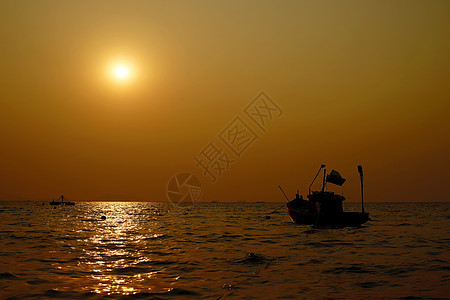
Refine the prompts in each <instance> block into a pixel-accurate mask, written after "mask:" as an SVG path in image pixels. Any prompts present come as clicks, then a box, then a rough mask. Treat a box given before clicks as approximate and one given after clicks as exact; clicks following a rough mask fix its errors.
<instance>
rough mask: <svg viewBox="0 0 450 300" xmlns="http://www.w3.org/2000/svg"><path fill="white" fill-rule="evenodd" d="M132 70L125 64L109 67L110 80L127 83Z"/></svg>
mask: <svg viewBox="0 0 450 300" xmlns="http://www.w3.org/2000/svg"><path fill="white" fill-rule="evenodd" d="M132 71H133V70H132V68H131V66H130V65H129V64H127V63H118V64H114V65H113V66H112V67H111V75H112V78H113V79H114V80H115V81H117V82H127V81H130V80H131V79H132V77H133V72H132Z"/></svg>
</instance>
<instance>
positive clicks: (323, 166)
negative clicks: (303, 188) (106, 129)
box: [308, 164, 325, 195]
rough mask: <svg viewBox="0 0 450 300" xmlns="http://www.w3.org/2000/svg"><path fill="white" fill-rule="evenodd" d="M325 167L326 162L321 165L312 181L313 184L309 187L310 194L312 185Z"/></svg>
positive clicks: (309, 193)
mask: <svg viewBox="0 0 450 300" xmlns="http://www.w3.org/2000/svg"><path fill="white" fill-rule="evenodd" d="M323 168H325V165H324V164H321V165H320V169H319V171H317V174H316V176H315V177H314V179H313V181H312V182H311V184H310V185H309V189H308V195H311V186H312V185H313V183H314V181H316V178H317V176H319V173H320V171H322V169H323Z"/></svg>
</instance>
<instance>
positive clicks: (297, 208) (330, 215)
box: [279, 164, 369, 226]
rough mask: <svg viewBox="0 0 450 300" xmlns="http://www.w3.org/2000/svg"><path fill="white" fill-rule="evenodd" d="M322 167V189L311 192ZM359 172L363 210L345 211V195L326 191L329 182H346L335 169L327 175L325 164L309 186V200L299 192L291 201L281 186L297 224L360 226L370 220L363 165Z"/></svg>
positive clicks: (338, 183) (289, 212) (289, 210)
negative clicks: (364, 189) (366, 204)
mask: <svg viewBox="0 0 450 300" xmlns="http://www.w3.org/2000/svg"><path fill="white" fill-rule="evenodd" d="M322 169H323V170H324V172H323V184H322V189H321V190H320V191H312V192H311V186H312V185H313V183H314V181H315V180H316V179H317V176H318V175H319V173H320V171H321V170H322ZM358 172H359V174H360V178H361V212H344V211H343V208H342V202H343V201H344V200H345V197H344V196H342V195H338V194H335V193H334V192H328V191H326V184H327V182H329V183H333V184H336V185H342V184H344V182H345V179H344V178H342V177H341V175H340V174H339V172H337V171H335V170H332V171H331V173H330V174H328V175H327V174H326V169H325V165H323V164H322V165H321V166H320V169H319V171H318V172H317V174H316V176H315V177H314V179H313V181H312V183H311V185H310V186H309V191H308V195H307V198H308V200H305V199H303V197H302V196H299V193H298V192H297V194H296V197H295V199H293V200H290V201H289V198H287V196H286V194H284V192H283V190H282V188H281V187H279V188H280V190H281V191H282V192H283V194H284V196H285V197H286V199H287V200H288V203H287V204H286V206H287V210H288V214H289V216H290V217H291V219H292V221H293V222H294V223H297V224H312V225H318V226H324V225H336V226H359V225H361V224H364V223H366V222H367V221H368V220H369V213H366V212H364V198H363V195H364V193H363V172H362V166H358Z"/></svg>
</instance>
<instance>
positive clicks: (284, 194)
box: [278, 186, 289, 202]
mask: <svg viewBox="0 0 450 300" xmlns="http://www.w3.org/2000/svg"><path fill="white" fill-rule="evenodd" d="M278 187H279V188H280V190H281V192H282V193H283V195H284V196H285V197H286V200H287V201H288V202H289V198H288V197H287V196H286V194H285V193H284V191H283V189H282V188H281V186H278Z"/></svg>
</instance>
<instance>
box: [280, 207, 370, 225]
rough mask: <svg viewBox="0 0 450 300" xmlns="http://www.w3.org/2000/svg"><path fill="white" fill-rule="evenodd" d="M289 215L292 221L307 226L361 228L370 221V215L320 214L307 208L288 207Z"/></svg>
mask: <svg viewBox="0 0 450 300" xmlns="http://www.w3.org/2000/svg"><path fill="white" fill-rule="evenodd" d="M287 209H288V214H289V216H290V217H291V219H292V221H293V222H294V223H297V224H305V225H320V226H326V225H336V226H359V225H361V224H364V223H366V222H367V221H368V220H369V214H368V213H360V212H341V213H337V214H318V213H317V212H311V211H310V210H309V209H307V208H305V209H302V208H293V207H291V206H290V205H289V204H288V205H287Z"/></svg>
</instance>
